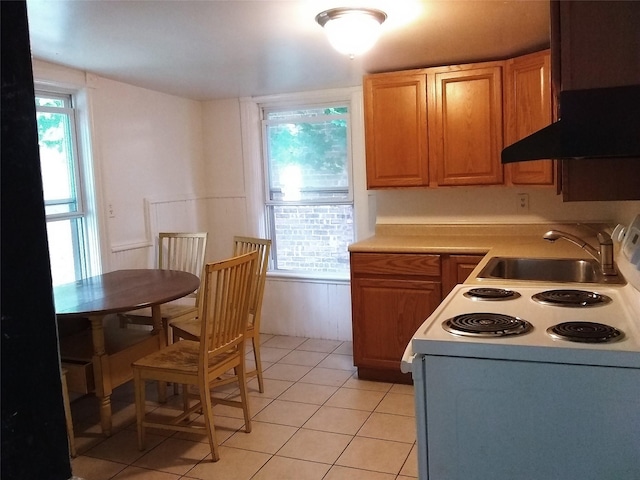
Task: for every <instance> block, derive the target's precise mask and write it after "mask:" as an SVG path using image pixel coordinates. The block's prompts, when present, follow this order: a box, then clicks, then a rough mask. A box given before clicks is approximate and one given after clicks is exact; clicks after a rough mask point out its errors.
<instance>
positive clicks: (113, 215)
mask: <svg viewBox="0 0 640 480" xmlns="http://www.w3.org/2000/svg"><path fill="white" fill-rule="evenodd" d="M107 215H108V216H109V218H116V212H115V211H114V210H113V204H111V203H110V204H109V205H108V206H107Z"/></svg>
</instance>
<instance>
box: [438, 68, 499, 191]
mask: <svg viewBox="0 0 640 480" xmlns="http://www.w3.org/2000/svg"><path fill="white" fill-rule="evenodd" d="M427 82H428V92H429V95H428V98H427V105H428V119H429V129H428V133H429V135H428V136H429V143H430V148H429V157H430V162H429V163H430V167H431V171H432V174H431V178H430V180H431V182H430V183H431V185H492V184H500V183H502V165H501V164H500V151H501V150H502V62H491V63H478V64H470V65H458V66H451V67H441V68H430V69H428V70H427Z"/></svg>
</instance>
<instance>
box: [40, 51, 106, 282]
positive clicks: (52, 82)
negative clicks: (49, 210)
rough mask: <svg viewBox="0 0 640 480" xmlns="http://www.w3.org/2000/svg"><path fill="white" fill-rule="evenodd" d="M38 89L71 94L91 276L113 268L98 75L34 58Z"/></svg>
mask: <svg viewBox="0 0 640 480" xmlns="http://www.w3.org/2000/svg"><path fill="white" fill-rule="evenodd" d="M33 75H34V87H35V90H38V91H45V92H54V93H62V94H67V95H71V96H72V98H73V101H74V109H75V117H76V134H77V149H78V152H77V153H78V156H79V163H80V168H81V171H80V172H79V173H80V176H81V177H82V179H83V181H84V185H83V194H84V198H83V206H84V211H85V224H86V233H85V241H86V245H87V250H88V258H87V265H86V267H87V275H89V276H93V275H99V274H101V273H102V272H103V271H110V268H109V266H110V257H109V256H108V239H107V238H106V235H103V234H102V232H107V228H106V218H105V217H106V216H105V215H104V214H103V212H102V210H103V209H102V208H100V206H101V205H103V201H102V198H103V196H102V176H101V170H100V168H99V166H100V160H99V158H97V154H96V152H98V151H99V148H95V147H96V145H97V135H96V130H95V127H94V121H93V101H94V96H95V89H96V88H97V85H98V77H97V76H95V75H93V74H84V73H80V72H76V71H72V70H66V69H61V68H60V67H58V66H56V65H51V64H48V63H46V62H41V61H38V60H34V61H33Z"/></svg>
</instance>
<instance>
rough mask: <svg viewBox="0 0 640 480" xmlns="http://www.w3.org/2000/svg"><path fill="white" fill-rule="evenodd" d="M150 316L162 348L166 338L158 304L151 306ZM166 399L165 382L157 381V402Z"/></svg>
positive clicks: (162, 401)
mask: <svg viewBox="0 0 640 480" xmlns="http://www.w3.org/2000/svg"><path fill="white" fill-rule="evenodd" d="M151 318H152V320H153V330H152V333H153V334H155V335H159V336H160V337H159V338H160V348H164V347H166V346H167V338H166V335H165V333H164V328H163V325H162V311H161V309H160V305H152V306H151ZM166 401H167V382H158V402H160V403H166Z"/></svg>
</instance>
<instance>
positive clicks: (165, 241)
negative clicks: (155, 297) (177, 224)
mask: <svg viewBox="0 0 640 480" xmlns="http://www.w3.org/2000/svg"><path fill="white" fill-rule="evenodd" d="M207 235H208V234H207V232H199V233H182V232H178V233H168V232H161V233H159V234H158V268H161V269H163V270H182V271H184V272H189V273H193V274H194V275H197V276H198V277H200V275H201V274H202V268H203V267H204V262H205V253H206V249H207ZM195 294H196V293H195V292H194V294H193V295H195Z"/></svg>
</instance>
